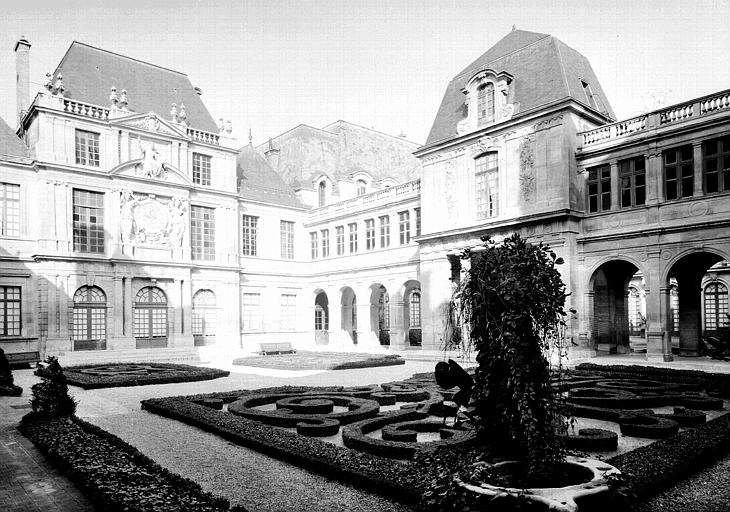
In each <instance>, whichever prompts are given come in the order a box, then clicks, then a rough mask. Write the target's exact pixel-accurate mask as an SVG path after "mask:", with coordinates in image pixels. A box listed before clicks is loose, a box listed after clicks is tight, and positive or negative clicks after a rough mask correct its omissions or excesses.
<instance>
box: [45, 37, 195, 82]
mask: <svg viewBox="0 0 730 512" xmlns="http://www.w3.org/2000/svg"><path fill="white" fill-rule="evenodd" d="M75 44H77V45H80V46H85V47H87V48H91V49H92V50H97V51H100V52H103V53H108V54H111V55H114V56H116V57H121V58H123V59H127V60H132V61H134V62H138V63H140V64H144V65H146V66H151V67H153V68H158V69H162V70H165V71H169V72H170V73H175V74H178V75H183V76H186V77H187V76H188V75H187V73H183V72H182V71H177V70H175V69H170V68H166V67H164V66H160V65H158V64H152V63H151V62H146V61H144V60H140V59H135V58H134V57H130V56H129V55H122V54H121V53H117V52H113V51H110V50H105V49H104V48H99V47H98V46H94V45H91V44H88V43H83V42H81V41H76V40H74V41H73V42H71V45H70V46H69V47H68V50H66V54H64V56H63V58H62V59H61V62H59V64H58V66H56V70H58V69H59V68H60V67H61V65H62V64H63V61H64V60H66V55H68V52H69V51H70V50H71V47H72V46H73V45H75ZM54 74H55V73H54Z"/></svg>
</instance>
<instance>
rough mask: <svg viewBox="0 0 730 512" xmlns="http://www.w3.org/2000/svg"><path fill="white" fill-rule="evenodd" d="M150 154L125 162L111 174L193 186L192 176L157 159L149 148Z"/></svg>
mask: <svg viewBox="0 0 730 512" xmlns="http://www.w3.org/2000/svg"><path fill="white" fill-rule="evenodd" d="M148 153H149V155H146V156H144V157H143V158H141V159H135V160H130V161H128V162H124V163H122V164H120V165H118V166H116V167H115V168H114V169H112V170H111V171H110V173H109V174H111V175H116V176H120V177H125V176H126V177H130V178H131V177H134V178H147V179H151V180H155V181H165V182H167V183H170V184H171V185H184V186H193V182H192V181H190V178H188V177H187V176H185V174H183V173H182V172H180V170H179V169H178V168H177V167H174V166H173V165H171V164H169V163H167V162H165V161H163V160H162V159H159V157H157V158H158V159H155V157H154V156H153V155H155V153H154V152H153V151H150V150H148Z"/></svg>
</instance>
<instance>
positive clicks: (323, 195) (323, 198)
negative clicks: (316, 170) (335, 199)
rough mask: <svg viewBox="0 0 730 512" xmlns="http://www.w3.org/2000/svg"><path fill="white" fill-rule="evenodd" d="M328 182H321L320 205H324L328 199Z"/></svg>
mask: <svg viewBox="0 0 730 512" xmlns="http://www.w3.org/2000/svg"><path fill="white" fill-rule="evenodd" d="M326 192H327V184H326V183H325V182H324V180H322V181H320V182H319V206H324V205H325V201H326Z"/></svg>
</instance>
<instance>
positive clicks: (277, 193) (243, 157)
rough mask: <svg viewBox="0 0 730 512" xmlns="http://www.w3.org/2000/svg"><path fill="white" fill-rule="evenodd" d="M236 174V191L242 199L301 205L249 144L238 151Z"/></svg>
mask: <svg viewBox="0 0 730 512" xmlns="http://www.w3.org/2000/svg"><path fill="white" fill-rule="evenodd" d="M236 175H237V181H238V193H239V195H240V196H241V197H242V198H244V199H251V200H254V201H263V202H265V203H272V204H277V205H281V206H298V207H301V206H302V205H301V204H300V203H299V201H298V200H297V197H296V195H295V194H294V191H293V190H292V189H291V188H290V187H289V186H288V185H287V184H286V183H284V180H283V179H281V176H279V175H278V174H277V173H276V171H275V170H274V169H273V168H272V167H271V165H270V164H269V162H268V161H267V160H266V159H265V158H264V157H263V156H262V155H261V154H260V153H259V152H258V151H256V149H254V147H253V146H252V145H251V144H249V145H247V146H245V147H243V148H241V150H240V151H239V152H238V157H237V159H236Z"/></svg>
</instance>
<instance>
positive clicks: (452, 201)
mask: <svg viewBox="0 0 730 512" xmlns="http://www.w3.org/2000/svg"><path fill="white" fill-rule="evenodd" d="M444 166H445V172H444V182H445V183H444V191H445V194H444V196H445V197H444V198H445V199H446V215H447V217H448V219H449V220H450V221H452V220H454V219H455V218H456V190H455V189H456V168H455V167H456V162H455V160H454V159H453V158H452V159H449V160H447V161H446V163H445V164H444Z"/></svg>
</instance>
